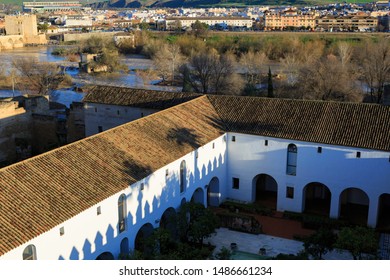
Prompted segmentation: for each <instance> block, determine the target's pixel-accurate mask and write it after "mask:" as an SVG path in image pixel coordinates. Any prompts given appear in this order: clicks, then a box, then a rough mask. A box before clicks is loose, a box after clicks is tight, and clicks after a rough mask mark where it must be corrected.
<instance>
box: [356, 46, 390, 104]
mask: <svg viewBox="0 0 390 280" xmlns="http://www.w3.org/2000/svg"><path fill="white" fill-rule="evenodd" d="M361 54H362V57H361V59H360V61H361V64H360V69H361V79H362V80H363V81H364V82H365V83H366V85H367V87H368V88H369V93H370V97H371V102H377V103H381V102H382V96H383V89H384V85H385V83H386V82H388V81H389V79H390V40H389V39H380V41H379V42H377V43H373V42H371V41H369V42H367V43H366V44H365V46H364V49H363V52H361Z"/></svg>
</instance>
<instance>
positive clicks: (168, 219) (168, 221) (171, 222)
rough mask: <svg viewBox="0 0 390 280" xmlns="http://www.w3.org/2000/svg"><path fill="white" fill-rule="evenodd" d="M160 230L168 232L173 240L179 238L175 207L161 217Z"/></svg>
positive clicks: (167, 210)
mask: <svg viewBox="0 0 390 280" xmlns="http://www.w3.org/2000/svg"><path fill="white" fill-rule="evenodd" d="M160 228H163V229H166V230H168V231H169V232H170V234H171V237H173V238H175V237H176V236H177V228H176V210H175V209H174V208H173V207H169V208H167V209H166V210H165V211H164V213H163V214H162V215H161V219H160Z"/></svg>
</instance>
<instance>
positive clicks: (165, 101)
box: [83, 86, 200, 110]
mask: <svg viewBox="0 0 390 280" xmlns="http://www.w3.org/2000/svg"><path fill="white" fill-rule="evenodd" d="M84 90H85V91H86V92H87V94H86V96H85V97H84V99H83V101H84V102H91V103H100V104H112V105H122V106H132V107H139V108H148V109H159V110H162V109H167V108H170V107H172V106H176V105H179V104H181V103H183V102H186V101H189V100H192V99H194V98H196V97H199V96H200V95H199V94H194V93H182V92H168V91H155V90H146V89H135V88H125V87H113V86H91V87H86V88H85V89H84Z"/></svg>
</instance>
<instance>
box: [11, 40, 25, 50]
mask: <svg viewBox="0 0 390 280" xmlns="http://www.w3.org/2000/svg"><path fill="white" fill-rule="evenodd" d="M13 46H14V47H15V48H21V47H23V46H24V42H23V39H22V38H15V40H14V42H13Z"/></svg>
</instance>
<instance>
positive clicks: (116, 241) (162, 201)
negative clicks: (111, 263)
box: [58, 154, 224, 260]
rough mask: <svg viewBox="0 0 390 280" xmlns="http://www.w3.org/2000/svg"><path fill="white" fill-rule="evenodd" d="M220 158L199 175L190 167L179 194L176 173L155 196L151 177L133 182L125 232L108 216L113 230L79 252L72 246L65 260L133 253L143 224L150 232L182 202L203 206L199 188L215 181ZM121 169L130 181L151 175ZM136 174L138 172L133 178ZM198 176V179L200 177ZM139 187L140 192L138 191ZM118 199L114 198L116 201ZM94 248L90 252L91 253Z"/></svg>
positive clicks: (139, 167) (135, 167)
mask: <svg viewBox="0 0 390 280" xmlns="http://www.w3.org/2000/svg"><path fill="white" fill-rule="evenodd" d="M223 158H224V156H223V155H222V154H219V156H218V157H214V159H212V160H210V161H209V162H208V164H207V167H206V166H205V165H203V166H202V168H201V169H202V174H200V173H199V169H198V168H196V167H194V168H191V170H194V171H195V173H194V172H187V174H186V178H187V179H186V180H188V181H187V184H186V185H187V186H186V189H185V191H184V192H183V193H180V179H179V174H178V172H179V170H173V171H172V170H170V171H169V173H168V176H166V178H165V179H166V181H165V186H164V187H163V188H162V189H161V192H160V193H156V185H153V186H151V185H150V181H151V179H152V178H153V174H152V175H151V176H148V177H144V179H142V180H140V181H137V183H136V184H134V186H133V191H132V192H131V193H130V194H128V195H127V197H126V219H125V230H124V231H122V232H120V230H119V227H120V221H119V216H118V211H116V213H112V217H113V218H112V220H113V221H115V220H116V221H117V223H116V225H115V227H113V225H112V223H111V224H109V225H108V226H107V228H106V230H105V232H104V233H103V232H100V231H98V232H97V233H96V235H95V237H94V240H93V242H91V241H90V239H85V240H84V244H83V246H82V249H81V250H80V249H79V248H77V247H76V246H73V248H72V250H71V253H70V255H69V256H68V259H70V260H79V259H85V260H91V259H92V260H93V259H97V258H98V259H109V258H110V256H114V258H118V256H119V254H121V253H123V254H127V253H129V252H122V251H121V248H122V250H123V248H128V249H127V250H133V249H134V247H135V243H136V236H137V234H138V233H139V232H140V230H142V228H143V227H144V226H145V225H146V224H150V225H152V226H153V228H158V227H159V226H160V222H161V220H163V219H164V216H163V215H164V213H166V211H168V209H171V208H173V209H178V208H179V207H180V203H181V201H182V200H183V199H185V201H190V200H191V199H195V200H196V201H198V202H202V203H203V204H204V205H206V203H207V202H206V201H207V197H206V196H207V192H206V191H205V190H203V189H202V188H201V187H202V186H206V187H207V186H208V184H209V183H210V181H211V180H212V178H213V177H215V176H214V175H213V174H214V171H215V170H218V169H219V168H222V167H223V164H224V162H223ZM124 166H126V167H127V168H130V169H131V171H130V170H128V174H129V176H130V177H132V178H133V177H139V176H141V175H140V174H147V173H149V172H151V169H150V168H149V167H148V166H143V165H139V164H136V163H134V162H125V163H124ZM137 172H139V173H138V174H137ZM200 176H201V177H200ZM141 184H143V185H142V188H143V189H141ZM206 187H205V189H206ZM151 191H152V192H153V193H154V194H153V198H151V197H150V198H148V194H150V192H151ZM133 195H136V201H137V207H136V208H135V207H134V206H133V207H131V205H130V204H129V203H132V202H131V200H132V196H133ZM119 197H120V195H118V199H119ZM125 238H127V241H128V243H129V246H123V240H124V239H125ZM121 244H122V245H121ZM92 248H94V250H93V249H92ZM58 259H60V260H61V259H62V260H63V259H65V256H62V255H61V256H59V258H58Z"/></svg>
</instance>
